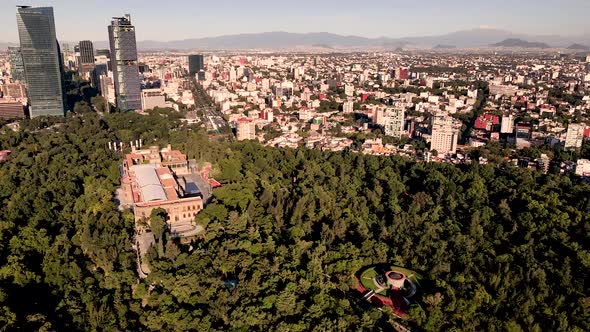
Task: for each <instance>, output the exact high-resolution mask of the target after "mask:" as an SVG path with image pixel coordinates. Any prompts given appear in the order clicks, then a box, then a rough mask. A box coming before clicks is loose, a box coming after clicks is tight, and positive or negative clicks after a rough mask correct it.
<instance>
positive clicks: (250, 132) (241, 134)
mask: <svg viewBox="0 0 590 332" xmlns="http://www.w3.org/2000/svg"><path fill="white" fill-rule="evenodd" d="M237 134H238V141H243V140H247V139H249V140H254V139H256V122H254V121H252V120H251V119H247V118H242V119H239V120H238V128H237Z"/></svg>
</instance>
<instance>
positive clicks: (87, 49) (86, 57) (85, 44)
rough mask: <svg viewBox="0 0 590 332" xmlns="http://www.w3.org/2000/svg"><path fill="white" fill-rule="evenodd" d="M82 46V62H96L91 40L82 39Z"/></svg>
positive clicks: (80, 46)
mask: <svg viewBox="0 0 590 332" xmlns="http://www.w3.org/2000/svg"><path fill="white" fill-rule="evenodd" d="M78 46H79V48H80V62H81V63H91V64H94V47H93V45H92V42H91V41H90V40H82V41H80V43H79V44H78Z"/></svg>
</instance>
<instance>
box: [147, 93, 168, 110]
mask: <svg viewBox="0 0 590 332" xmlns="http://www.w3.org/2000/svg"><path fill="white" fill-rule="evenodd" d="M156 107H160V108H164V107H166V98H165V97H164V95H163V94H162V90H160V89H146V90H142V91H141V109H142V110H144V111H145V110H151V109H154V108H156Z"/></svg>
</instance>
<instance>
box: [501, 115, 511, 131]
mask: <svg viewBox="0 0 590 332" xmlns="http://www.w3.org/2000/svg"><path fill="white" fill-rule="evenodd" d="M500 132H501V133H502V134H512V133H513V132H514V117H513V116H512V115H509V116H503V117H502V127H501V128H500Z"/></svg>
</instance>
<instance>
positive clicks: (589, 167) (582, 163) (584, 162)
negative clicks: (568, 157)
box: [576, 159, 590, 176]
mask: <svg viewBox="0 0 590 332" xmlns="http://www.w3.org/2000/svg"><path fill="white" fill-rule="evenodd" d="M576 175H579V176H590V160H588V159H578V163H577V164H576Z"/></svg>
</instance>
